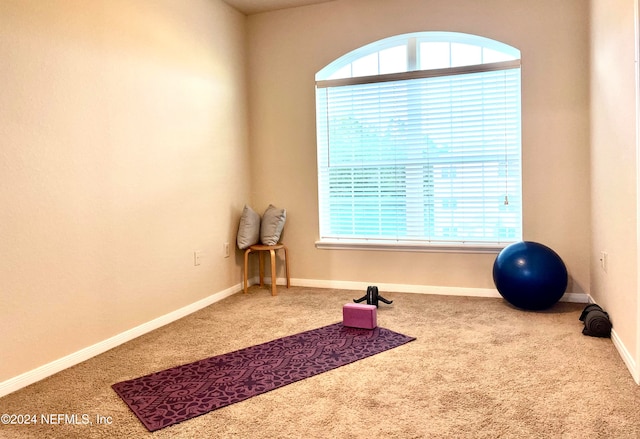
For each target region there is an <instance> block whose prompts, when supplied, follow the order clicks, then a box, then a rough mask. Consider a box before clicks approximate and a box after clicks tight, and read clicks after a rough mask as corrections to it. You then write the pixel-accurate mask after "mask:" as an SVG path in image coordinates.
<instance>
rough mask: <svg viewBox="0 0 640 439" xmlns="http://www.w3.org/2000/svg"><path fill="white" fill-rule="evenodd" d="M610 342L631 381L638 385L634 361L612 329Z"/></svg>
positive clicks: (639, 381)
mask: <svg viewBox="0 0 640 439" xmlns="http://www.w3.org/2000/svg"><path fill="white" fill-rule="evenodd" d="M611 341H612V342H613V345H614V346H615V347H616V349H617V351H618V354H620V357H621V358H622V361H623V362H624V364H625V366H627V369H629V372H631V376H632V377H633V380H634V381H635V382H636V384H639V385H640V375H639V374H638V367H637V365H636V361H635V360H634V359H633V356H632V355H631V354H630V353H629V350H628V349H627V347H626V346H625V345H624V343H622V340H620V337H619V336H618V334H617V333H616V331H615V330H614V329H612V330H611Z"/></svg>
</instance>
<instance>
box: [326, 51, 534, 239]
mask: <svg viewBox="0 0 640 439" xmlns="http://www.w3.org/2000/svg"><path fill="white" fill-rule="evenodd" d="M519 66H520V62H519V60H517V61H506V62H498V63H493V64H490V65H480V66H473V67H472V68H469V67H464V68H446V69H439V70H431V71H414V72H406V73H400V74H397V73H396V74H391V75H379V76H372V77H364V78H347V79H341V80H327V81H318V82H317V88H316V103H317V136H318V183H319V211H320V241H323V240H328V241H330V240H345V241H350V242H368V241H375V242H389V243H421V244H425V245H439V244H447V245H451V244H454V245H460V246H465V245H474V244H480V245H483V244H492V245H494V244H495V245H503V244H506V243H509V242H514V241H518V240H520V239H521V236H522V225H521V223H522V219H521V218H522V197H521V163H520V160H521V159H520V157H521V140H520V139H521V135H520V67H519Z"/></svg>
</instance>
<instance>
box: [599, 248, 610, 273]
mask: <svg viewBox="0 0 640 439" xmlns="http://www.w3.org/2000/svg"><path fill="white" fill-rule="evenodd" d="M600 267H602V269H603V270H604V271H605V273H606V272H607V270H608V269H609V253H607V252H600Z"/></svg>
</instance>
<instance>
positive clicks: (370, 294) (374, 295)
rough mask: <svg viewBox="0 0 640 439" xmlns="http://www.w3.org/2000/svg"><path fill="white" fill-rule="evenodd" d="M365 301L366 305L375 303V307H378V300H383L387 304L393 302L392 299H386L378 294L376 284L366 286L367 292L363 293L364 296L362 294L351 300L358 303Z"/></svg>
mask: <svg viewBox="0 0 640 439" xmlns="http://www.w3.org/2000/svg"><path fill="white" fill-rule="evenodd" d="M365 300H366V301H367V305H375V306H376V308H377V307H378V301H381V302H384V303H386V304H387V305H390V304H392V303H393V300H387V299H385V298H384V297H382V296H381V295H379V294H378V287H376V286H370V287H368V288H367V294H365V295H364V296H362V297H361V298H359V299H353V301H354V302H355V303H360V302H364V301H365Z"/></svg>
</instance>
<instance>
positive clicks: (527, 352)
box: [0, 287, 640, 439]
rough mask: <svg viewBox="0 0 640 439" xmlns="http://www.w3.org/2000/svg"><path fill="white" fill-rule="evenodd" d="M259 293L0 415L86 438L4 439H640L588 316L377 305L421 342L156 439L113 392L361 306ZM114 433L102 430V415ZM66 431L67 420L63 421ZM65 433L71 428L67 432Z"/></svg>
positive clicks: (499, 305)
mask: <svg viewBox="0 0 640 439" xmlns="http://www.w3.org/2000/svg"><path fill="white" fill-rule="evenodd" d="M278 292H279V295H278V296H277V297H271V295H270V293H269V290H268V289H267V288H263V289H261V288H259V287H252V288H251V289H250V290H249V294H247V295H244V294H242V293H239V294H235V295H233V296H232V297H229V298H227V299H225V300H223V301H221V302H218V303H216V304H214V305H212V306H210V307H208V308H206V309H204V310H202V311H199V312H197V313H195V314H192V315H191V316H188V317H186V318H184V319H182V320H180V321H178V322H176V323H173V324H171V325H168V326H166V327H164V328H161V329H159V330H157V331H154V332H152V333H150V334H147V335H145V336H143V337H140V338H138V339H136V340H134V341H132V342H129V343H127V344H125V345H123V346H120V347H118V348H116V349H113V350H111V351H109V352H107V353H105V354H102V355H100V356H98V357H96V358H93V359H91V360H89V361H86V362H84V363H82V364H80V365H78V366H76V367H73V368H71V369H68V370H66V371H63V372H61V373H59V374H57V375H55V376H53V377H50V378H48V379H46V380H43V381H42V382H40V383H37V384H34V385H32V386H30V387H28V388H25V389H23V390H20V391H18V392H15V393H13V394H11V395H8V396H6V397H4V398H1V399H0V414H2V413H15V414H36V415H38V417H39V416H40V414H44V413H47V414H50V413H60V414H67V415H72V414H77V415H78V416H79V417H80V419H82V418H81V415H88V418H89V419H90V421H91V422H93V424H91V425H48V426H46V425H42V424H41V423H38V424H37V425H19V426H7V425H0V437H1V438H139V437H141V438H144V437H149V438H151V437H154V438H204V437H210V438H296V439H302V438H402V439H405V438H533V437H535V438H640V387H638V386H637V385H636V384H635V383H634V382H633V379H632V378H631V376H630V374H629V372H628V371H627V369H626V367H625V366H624V364H623V362H622V360H621V359H620V358H619V356H618V354H617V352H616V350H615V348H614V346H613V344H612V342H611V340H609V339H598V338H591V337H586V336H583V335H582V334H581V330H582V323H581V322H580V321H579V320H578V317H579V315H580V312H581V310H582V308H583V305H581V304H566V303H560V304H558V305H556V306H555V307H554V308H553V309H552V310H550V311H547V312H525V311H520V310H517V309H514V308H512V307H511V306H509V305H508V304H507V303H506V302H504V301H503V300H501V299H485V298H464V297H446V296H428V295H419V294H398V293H385V292H384V291H381V292H380V294H381V295H383V296H385V297H386V298H387V299H392V300H394V303H393V304H392V305H384V304H381V305H380V308H379V309H378V324H379V325H380V326H383V327H386V328H388V329H391V330H394V331H397V332H401V333H404V334H406V335H410V336H414V337H417V340H416V341H414V342H411V343H409V344H406V345H404V346H401V347H399V348H396V349H392V350H390V351H387V352H383V353H381V354H379V355H376V356H373V357H370V358H367V359H364V360H361V361H358V362H356V363H353V364H350V365H347V366H344V367H342V368H339V369H336V370H333V371H330V372H327V373H324V374H321V375H318V376H315V377H313V378H310V379H307V380H304V381H301V382H297V383H294V384H291V385H289V386H286V387H284V388H281V389H278V390H275V391H273V392H270V393H266V394H263V395H260V396H257V397H255V398H252V399H249V400H247V401H244V402H241V403H238V404H234V405H231V406H228V407H225V408H222V409H220V410H217V411H214V412H211V413H209V414H206V415H203V416H200V417H198V418H195V419H192V420H189V421H186V422H183V423H181V424H178V425H175V426H173V427H169V428H166V429H163V430H160V431H158V432H156V433H153V434H152V433H149V432H147V430H146V429H145V428H144V426H143V425H142V424H141V423H140V422H139V421H138V419H137V418H136V417H135V416H134V415H133V413H132V412H130V411H129V409H128V408H127V407H126V406H125V404H124V403H123V402H122V401H121V400H120V399H119V398H118V396H117V395H116V394H115V392H114V391H113V390H112V389H111V387H110V386H111V384H113V383H115V382H118V381H122V380H125V379H129V378H135V377H138V376H141V375H146V374H148V373H151V372H154V371H157V370H161V369H166V368H169V367H172V366H176V365H179V364H183V363H187V362H191V361H195V360H199V359H202V358H206V357H210V356H213V355H218V354H223V353H225V352H228V351H231V350H236V349H240V348H243V347H247V346H250V345H253V344H257V343H262V342H266V341H269V340H272V339H275V338H278V337H282V336H285V335H290V334H294V333H297V332H300V331H304V330H308V329H313V328H317V327H319V326H323V325H327V324H330V323H334V322H338V321H341V320H342V305H343V304H344V303H347V302H349V301H351V299H353V298H355V297H360V296H361V295H362V294H363V293H361V292H357V291H344V290H321V289H311V288H301V287H294V288H291V289H289V290H287V289H285V288H282V287H281V288H279V289H278ZM98 415H101V416H104V417H107V419H109V418H108V417H110V418H111V419H112V423H111V424H110V425H105V424H103V425H98V424H96V416H98ZM63 419H64V418H63ZM63 424H64V423H63Z"/></svg>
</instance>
